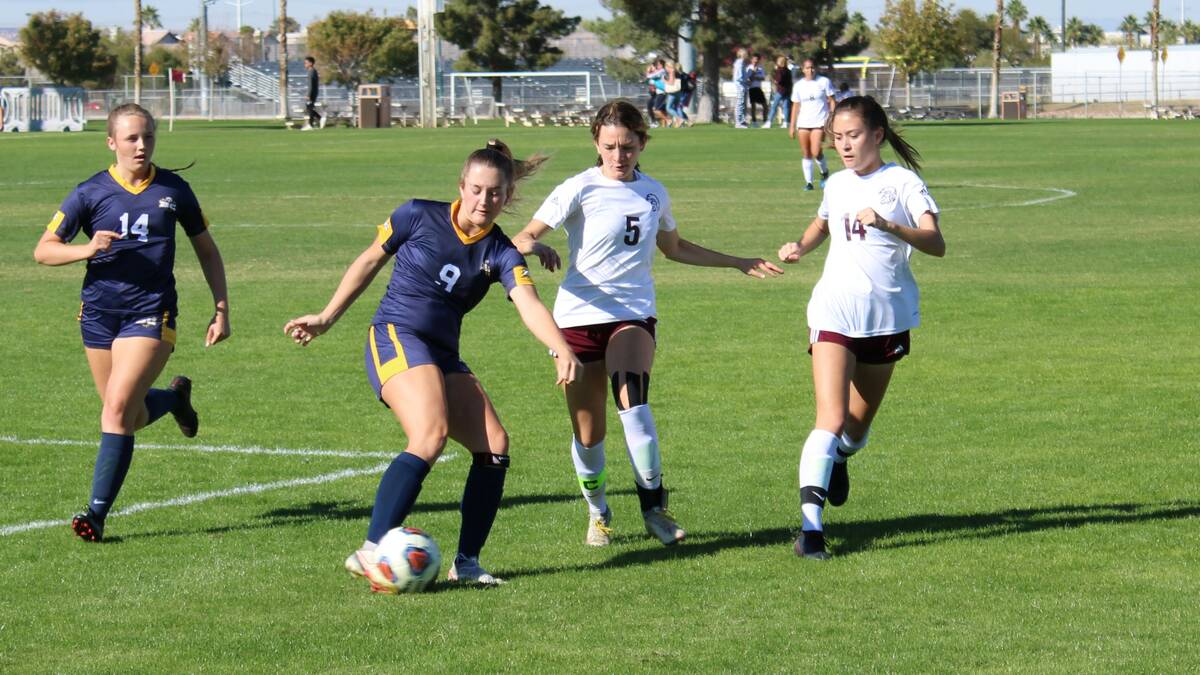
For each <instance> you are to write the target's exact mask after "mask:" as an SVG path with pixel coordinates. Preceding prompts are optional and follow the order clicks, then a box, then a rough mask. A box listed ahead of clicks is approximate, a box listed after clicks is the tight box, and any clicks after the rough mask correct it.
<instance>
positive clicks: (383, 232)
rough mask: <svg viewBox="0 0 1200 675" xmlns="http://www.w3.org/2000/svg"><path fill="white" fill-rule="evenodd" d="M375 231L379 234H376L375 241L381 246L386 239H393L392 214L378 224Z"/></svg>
mask: <svg viewBox="0 0 1200 675" xmlns="http://www.w3.org/2000/svg"><path fill="white" fill-rule="evenodd" d="M375 231H376V232H377V234H376V235H375V243H376V244H379V245H380V246H382V245H383V243H384V242H385V241H387V240H388V239H391V238H392V218H391V216H388V219H387V220H386V221H384V222H383V223H381V224H380V225H379V226H377V227H376V228H375Z"/></svg>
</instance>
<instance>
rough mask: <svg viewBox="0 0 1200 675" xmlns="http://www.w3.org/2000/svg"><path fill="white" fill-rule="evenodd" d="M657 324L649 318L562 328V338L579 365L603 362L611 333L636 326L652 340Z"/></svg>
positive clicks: (653, 319)
mask: <svg viewBox="0 0 1200 675" xmlns="http://www.w3.org/2000/svg"><path fill="white" fill-rule="evenodd" d="M656 323H658V319H656V318H654V317H650V318H648V319H632V320H629V321H614V322H612V323H597V324H593V325H591V326H572V327H570V328H563V329H562V334H563V337H564V338H566V339H567V344H568V345H570V346H571V351H573V352H575V356H576V358H578V359H579V361H580V363H588V362H591V361H603V360H604V352H605V351H607V350H608V341H609V340H611V339H612V336H613V333H615V332H617V329H619V328H624V327H625V326H637V327H638V328H642V329H645V331H646V332H647V333H649V334H650V337H651V338H652V339H653V338H654V324H656Z"/></svg>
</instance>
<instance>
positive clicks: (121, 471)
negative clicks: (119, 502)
mask: <svg viewBox="0 0 1200 675" xmlns="http://www.w3.org/2000/svg"><path fill="white" fill-rule="evenodd" d="M132 460H133V436H123V435H121V434H105V433H102V434H100V451H99V452H98V453H96V468H95V470H94V471H93V472H92V498H91V500H90V501H89V502H88V509H89V510H91V512H92V513H93V514H95V515H96V517H97V518H99V519H100V520H104V519H105V518H107V517H108V511H109V509H111V508H112V505H113V502H114V501H116V499H117V493H119V492H120V491H121V484H122V483H124V482H125V474H127V473H129V463H130V461H132Z"/></svg>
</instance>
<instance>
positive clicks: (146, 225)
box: [121, 211, 150, 241]
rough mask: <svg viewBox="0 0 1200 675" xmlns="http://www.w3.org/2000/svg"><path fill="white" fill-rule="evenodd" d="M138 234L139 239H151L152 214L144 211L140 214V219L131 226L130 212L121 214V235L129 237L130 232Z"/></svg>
mask: <svg viewBox="0 0 1200 675" xmlns="http://www.w3.org/2000/svg"><path fill="white" fill-rule="evenodd" d="M130 232H132V233H133V234H135V235H137V238H138V241H149V234H150V214H149V213H143V214H142V215H140V216H138V219H137V220H135V221H133V227H132V228H131V227H129V212H128V211H126V212H125V213H122V214H121V237H123V238H124V237H128V236H129V233H130Z"/></svg>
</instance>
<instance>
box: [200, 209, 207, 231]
mask: <svg viewBox="0 0 1200 675" xmlns="http://www.w3.org/2000/svg"><path fill="white" fill-rule="evenodd" d="M200 221H201V222H202V223H204V229H206V230H207V229H208V216H206V215H204V212H203V211H201V212H200Z"/></svg>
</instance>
